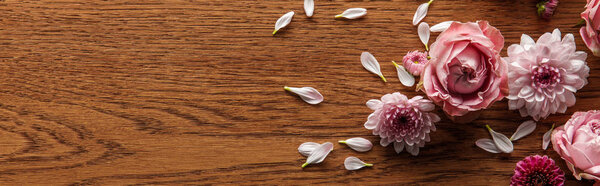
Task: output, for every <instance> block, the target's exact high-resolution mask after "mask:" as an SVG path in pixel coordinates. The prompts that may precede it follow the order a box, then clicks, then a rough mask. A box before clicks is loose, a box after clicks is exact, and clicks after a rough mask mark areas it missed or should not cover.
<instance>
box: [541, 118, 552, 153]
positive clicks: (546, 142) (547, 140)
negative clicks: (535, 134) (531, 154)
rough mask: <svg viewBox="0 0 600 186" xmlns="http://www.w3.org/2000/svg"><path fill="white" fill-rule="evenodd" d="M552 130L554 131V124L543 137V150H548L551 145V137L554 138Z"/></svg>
mask: <svg viewBox="0 0 600 186" xmlns="http://www.w3.org/2000/svg"><path fill="white" fill-rule="evenodd" d="M552 130H554V124H552V128H550V130H549V131H548V132H546V133H544V137H542V149H544V150H546V149H548V145H550V137H551V136H552Z"/></svg>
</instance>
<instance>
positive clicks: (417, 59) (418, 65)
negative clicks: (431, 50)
mask: <svg viewBox="0 0 600 186" xmlns="http://www.w3.org/2000/svg"><path fill="white" fill-rule="evenodd" d="M427 63H429V59H427V52H419V51H418V50H415V51H412V52H408V53H406V55H405V56H404V58H402V66H404V68H406V70H408V72H410V73H411V74H412V75H414V76H420V75H421V72H423V68H425V65H426V64H427Z"/></svg>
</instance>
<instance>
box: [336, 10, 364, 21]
mask: <svg viewBox="0 0 600 186" xmlns="http://www.w3.org/2000/svg"><path fill="white" fill-rule="evenodd" d="M365 15H367V9H364V8H350V9H347V10H346V11H344V12H342V13H341V14H338V15H336V16H335V18H340V17H343V18H346V19H358V18H360V17H362V16H365Z"/></svg>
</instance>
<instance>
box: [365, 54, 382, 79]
mask: <svg viewBox="0 0 600 186" xmlns="http://www.w3.org/2000/svg"><path fill="white" fill-rule="evenodd" d="M360 62H361V63H362V65H363V67H365V69H367V70H368V71H369V72H371V73H373V74H377V75H378V76H379V77H380V78H381V79H383V82H387V80H385V77H383V74H382V73H381V68H380V67H379V62H378V61H377V59H375V56H373V55H372V54H371V53H369V52H363V53H362V54H360Z"/></svg>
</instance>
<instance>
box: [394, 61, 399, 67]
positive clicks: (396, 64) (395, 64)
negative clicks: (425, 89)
mask: <svg viewBox="0 0 600 186" xmlns="http://www.w3.org/2000/svg"><path fill="white" fill-rule="evenodd" d="M392 63H393V64H394V66H395V67H396V68H398V67H399V66H400V65H398V63H396V62H395V61H392Z"/></svg>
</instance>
